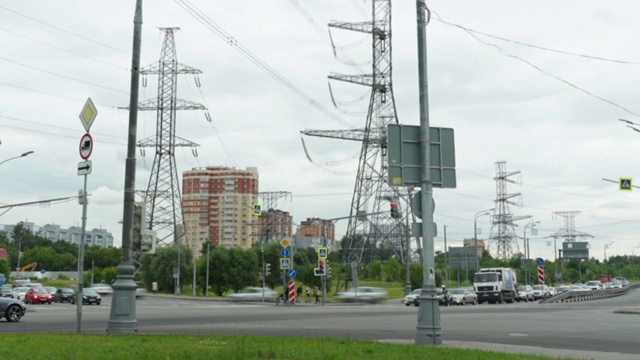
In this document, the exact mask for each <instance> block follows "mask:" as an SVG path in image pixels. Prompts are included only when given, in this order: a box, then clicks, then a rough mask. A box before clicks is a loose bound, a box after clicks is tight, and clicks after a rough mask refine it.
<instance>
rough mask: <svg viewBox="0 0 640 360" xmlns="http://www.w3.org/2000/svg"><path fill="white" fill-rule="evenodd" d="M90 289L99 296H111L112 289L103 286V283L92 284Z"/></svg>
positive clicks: (105, 285)
mask: <svg viewBox="0 0 640 360" xmlns="http://www.w3.org/2000/svg"><path fill="white" fill-rule="evenodd" d="M91 288H92V289H93V290H95V291H96V292H97V293H98V294H100V295H107V294H113V288H112V287H111V285H109V284H105V283H100V284H92V285H91Z"/></svg>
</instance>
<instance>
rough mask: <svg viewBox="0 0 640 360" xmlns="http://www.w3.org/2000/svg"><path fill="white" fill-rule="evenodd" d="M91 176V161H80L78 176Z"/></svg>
mask: <svg viewBox="0 0 640 360" xmlns="http://www.w3.org/2000/svg"><path fill="white" fill-rule="evenodd" d="M89 174H91V160H85V161H80V162H79V163H78V175H89Z"/></svg>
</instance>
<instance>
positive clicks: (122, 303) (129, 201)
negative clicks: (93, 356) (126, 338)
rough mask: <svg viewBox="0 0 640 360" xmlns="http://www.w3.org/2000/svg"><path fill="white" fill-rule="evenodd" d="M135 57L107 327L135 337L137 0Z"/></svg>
mask: <svg viewBox="0 0 640 360" xmlns="http://www.w3.org/2000/svg"><path fill="white" fill-rule="evenodd" d="M133 24H134V26H133V54H132V58H131V94H130V98H129V128H128V136H127V159H126V162H125V172H124V206H123V216H122V258H121V260H120V265H118V268H117V275H116V281H115V282H114V283H113V285H112V287H113V296H112V301H111V313H110V315H109V322H108V324H107V333H109V334H135V333H137V332H138V320H137V318H136V288H137V286H136V283H135V282H133V276H134V273H135V267H134V266H133V261H132V257H131V255H132V240H133V239H132V237H133V206H134V202H135V198H134V194H135V185H136V135H137V133H138V89H139V86H140V43H141V41H142V0H136V9H135V15H134V19H133Z"/></svg>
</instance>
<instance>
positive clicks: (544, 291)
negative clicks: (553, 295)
mask: <svg viewBox="0 0 640 360" xmlns="http://www.w3.org/2000/svg"><path fill="white" fill-rule="evenodd" d="M548 297H550V296H549V287H548V286H547V285H533V299H534V300H538V299H546V298H548Z"/></svg>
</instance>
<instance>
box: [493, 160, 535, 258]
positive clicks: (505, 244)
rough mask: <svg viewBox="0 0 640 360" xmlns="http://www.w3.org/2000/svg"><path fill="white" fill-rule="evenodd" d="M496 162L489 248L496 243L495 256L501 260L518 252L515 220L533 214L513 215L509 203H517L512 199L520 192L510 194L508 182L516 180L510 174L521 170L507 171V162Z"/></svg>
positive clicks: (526, 217)
mask: <svg viewBox="0 0 640 360" xmlns="http://www.w3.org/2000/svg"><path fill="white" fill-rule="evenodd" d="M495 164H496V177H495V178H493V179H494V180H495V181H496V200H495V202H496V207H495V210H494V211H493V214H494V215H493V216H492V223H491V235H490V236H489V241H488V244H487V248H489V247H491V245H496V252H495V254H494V255H495V257H496V258H497V259H500V260H508V259H511V258H512V257H513V255H514V254H515V253H517V252H518V249H519V248H518V236H517V235H516V230H515V227H516V226H517V225H515V224H514V223H513V222H514V221H517V220H524V219H528V218H530V217H531V216H530V215H526V216H513V215H512V214H511V211H510V210H509V204H511V205H517V203H516V202H513V201H511V200H510V199H513V198H515V197H517V196H520V193H517V194H508V193H507V183H513V184H515V183H516V182H515V181H514V180H511V179H509V177H510V176H513V175H517V174H520V171H513V172H507V162H506V161H498V162H496V163H495Z"/></svg>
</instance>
